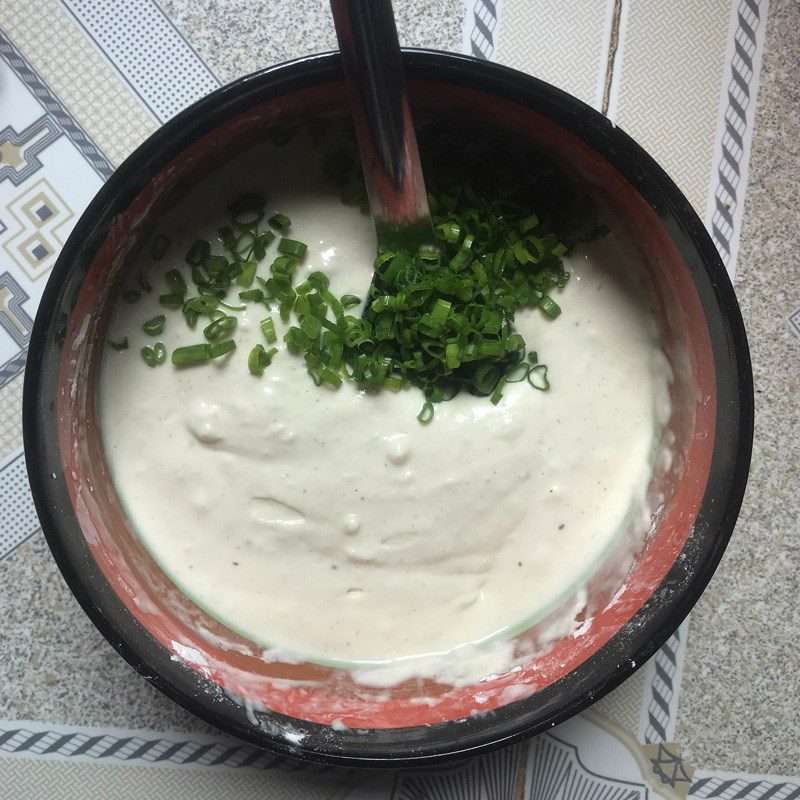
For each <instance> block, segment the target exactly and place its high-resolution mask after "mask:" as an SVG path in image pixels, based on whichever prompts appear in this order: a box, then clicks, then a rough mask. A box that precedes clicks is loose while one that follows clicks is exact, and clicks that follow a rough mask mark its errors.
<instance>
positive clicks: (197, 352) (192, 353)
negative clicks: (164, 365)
mask: <svg viewBox="0 0 800 800" xmlns="http://www.w3.org/2000/svg"><path fill="white" fill-rule="evenodd" d="M210 358H211V354H210V353H209V346H208V345H207V344H190V345H187V346H186V347H178V348H176V349H175V350H173V351H172V363H173V364H175V365H176V366H178V367H181V366H185V365H188V364H202V363H204V362H206V361H208V360H209V359H210Z"/></svg>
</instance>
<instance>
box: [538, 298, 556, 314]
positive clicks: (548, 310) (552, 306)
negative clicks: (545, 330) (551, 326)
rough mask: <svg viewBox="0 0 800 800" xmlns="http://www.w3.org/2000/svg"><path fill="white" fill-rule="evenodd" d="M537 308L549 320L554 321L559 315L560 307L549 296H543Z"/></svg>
mask: <svg viewBox="0 0 800 800" xmlns="http://www.w3.org/2000/svg"><path fill="white" fill-rule="evenodd" d="M539 308H541V309H542V311H544V313H545V314H546V315H547V316H548V317H550V319H555V318H556V317H557V316H558V315H559V314H560V313H561V306H560V305H559V304H558V303H556V301H555V300H553V298H552V297H550V296H549V295H544V296H543V297H542V299H541V300H540V301H539Z"/></svg>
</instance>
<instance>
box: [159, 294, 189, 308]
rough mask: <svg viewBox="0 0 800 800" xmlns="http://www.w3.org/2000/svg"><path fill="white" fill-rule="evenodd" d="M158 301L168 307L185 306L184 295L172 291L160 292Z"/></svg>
mask: <svg viewBox="0 0 800 800" xmlns="http://www.w3.org/2000/svg"><path fill="white" fill-rule="evenodd" d="M158 302H159V303H161V305H162V306H167V307H168V308H181V307H182V306H183V295H182V294H175V293H172V292H170V293H168V294H160V295H159V296H158Z"/></svg>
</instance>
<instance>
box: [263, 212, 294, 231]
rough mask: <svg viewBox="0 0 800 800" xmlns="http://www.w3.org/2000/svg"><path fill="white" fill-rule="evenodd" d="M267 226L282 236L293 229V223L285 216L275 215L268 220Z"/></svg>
mask: <svg viewBox="0 0 800 800" xmlns="http://www.w3.org/2000/svg"><path fill="white" fill-rule="evenodd" d="M267 224H268V225H269V226H270V228H275V230H276V231H278V233H281V234H286V233H288V231H289V228H291V227H292V221H291V220H290V219H289V217H287V216H286V215H285V214H273V215H272V216H271V217H270V218H269V220H267Z"/></svg>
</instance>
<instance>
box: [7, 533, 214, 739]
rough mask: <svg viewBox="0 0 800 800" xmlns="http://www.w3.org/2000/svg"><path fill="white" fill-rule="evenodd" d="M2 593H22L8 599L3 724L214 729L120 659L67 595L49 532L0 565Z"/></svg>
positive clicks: (22, 547)
mask: <svg viewBox="0 0 800 800" xmlns="http://www.w3.org/2000/svg"><path fill="white" fill-rule="evenodd" d="M0 586H13V588H14V590H13V591H3V592H0V641H2V642H4V645H3V648H2V653H3V658H2V667H1V668H0V719H34V720H48V721H50V722H55V723H69V724H73V725H92V726H108V725H116V726H119V727H124V728H148V729H151V730H159V731H169V730H185V731H190V730H191V731H210V730H212V729H211V728H209V727H208V726H207V725H205V724H204V723H202V722H200V720H198V719H197V718H195V717H193V716H191V715H190V714H189V713H188V712H186V711H184V710H183V709H182V708H180V707H179V706H177V705H175V704H174V703H173V702H172V701H170V700H168V699H167V698H166V697H164V696H163V695H162V694H161V693H160V692H159V691H158V690H156V689H154V688H153V687H152V686H150V684H149V683H147V681H146V680H145V679H144V678H142V677H141V676H139V675H138V674H137V673H136V672H135V671H134V670H133V669H132V668H131V667H129V666H128V664H127V663H126V662H125V661H124V660H123V659H122V658H120V657H119V656H118V655H117V653H116V651H115V650H114V649H113V648H112V647H111V645H110V644H108V642H107V641H106V640H105V639H104V638H103V637H102V635H101V634H100V632H99V631H98V630H97V629H96V628H95V627H94V625H92V623H91V622H90V621H89V618H88V617H87V616H86V615H85V614H84V613H83V610H82V609H81V607H80V606H79V605H78V603H77V601H76V600H75V598H74V597H73V596H72V594H71V593H70V591H69V589H67V586H66V584H65V583H64V579H63V578H62V577H61V575H60V573H59V572H58V568H57V567H56V564H55V561H54V560H53V558H52V556H51V555H50V550H49V549H48V547H47V544H46V543H45V540H44V537H43V536H42V534H41V533H37V534H36V535H35V536H34V537H33V538H31V539H29V540H28V541H27V542H26V543H25V544H24V545H22V546H21V547H19V548H18V549H17V550H16V551H15V552H14V553H13V554H12V555H11V556H9V557H8V558H7V559H5V560H4V561H0ZM31 608H36V613H35V614H31V613H30V609H31ZM8 643H10V646H8ZM65 675H68V676H69V680H68V681H64V680H63V676H65Z"/></svg>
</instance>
